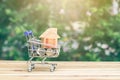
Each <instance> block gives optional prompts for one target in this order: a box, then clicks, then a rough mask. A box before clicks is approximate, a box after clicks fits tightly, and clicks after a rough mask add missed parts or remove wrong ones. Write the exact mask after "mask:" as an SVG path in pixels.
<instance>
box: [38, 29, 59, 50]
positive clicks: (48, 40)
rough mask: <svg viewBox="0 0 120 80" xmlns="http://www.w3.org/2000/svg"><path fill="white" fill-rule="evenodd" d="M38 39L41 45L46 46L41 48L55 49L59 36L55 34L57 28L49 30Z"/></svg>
mask: <svg viewBox="0 0 120 80" xmlns="http://www.w3.org/2000/svg"><path fill="white" fill-rule="evenodd" d="M39 38H41V41H42V43H43V44H46V45H43V46H42V47H43V48H57V44H58V43H57V42H58V38H60V36H59V35H58V34H57V28H49V29H47V30H46V31H45V32H44V33H43V34H42V35H40V37H39Z"/></svg>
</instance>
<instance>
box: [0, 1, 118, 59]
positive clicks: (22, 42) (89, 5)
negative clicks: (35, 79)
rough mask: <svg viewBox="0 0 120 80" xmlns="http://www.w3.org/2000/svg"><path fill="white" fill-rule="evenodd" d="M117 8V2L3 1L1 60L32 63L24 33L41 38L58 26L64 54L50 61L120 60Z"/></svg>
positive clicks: (1, 13)
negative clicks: (29, 59) (47, 30)
mask: <svg viewBox="0 0 120 80" xmlns="http://www.w3.org/2000/svg"><path fill="white" fill-rule="evenodd" d="M117 3H118V7H120V6H119V4H120V1H119V0H118V2H117ZM114 5H116V4H113V0H0V60H28V52H27V47H26V38H25V36H24V34H23V33H24V31H26V30H32V31H33V33H34V35H35V36H36V38H39V35H41V34H42V33H43V32H44V31H45V30H46V29H47V28H48V27H55V28H57V29H58V34H59V35H60V36H61V38H60V40H59V43H60V45H61V52H60V56H59V57H58V58H53V59H52V58H51V59H47V60H55V61H56V60H57V61H120V13H117V14H114V12H113V10H114ZM37 60H39V59H37Z"/></svg>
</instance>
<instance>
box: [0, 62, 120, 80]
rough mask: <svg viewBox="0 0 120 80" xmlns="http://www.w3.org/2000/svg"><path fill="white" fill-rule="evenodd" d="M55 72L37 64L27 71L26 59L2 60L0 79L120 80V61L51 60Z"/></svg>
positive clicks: (0, 63)
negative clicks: (54, 66)
mask: <svg viewBox="0 0 120 80" xmlns="http://www.w3.org/2000/svg"><path fill="white" fill-rule="evenodd" d="M51 63H57V64H58V65H57V68H56V70H55V71H54V72H50V71H49V67H48V66H45V65H40V64H36V66H35V69H34V70H33V71H32V72H27V62H26V61H0V80H61V79H62V80H120V62H51Z"/></svg>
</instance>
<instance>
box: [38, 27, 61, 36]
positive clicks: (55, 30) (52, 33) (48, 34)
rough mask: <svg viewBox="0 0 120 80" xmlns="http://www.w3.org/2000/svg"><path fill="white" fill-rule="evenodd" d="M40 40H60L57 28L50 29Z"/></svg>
mask: <svg viewBox="0 0 120 80" xmlns="http://www.w3.org/2000/svg"><path fill="white" fill-rule="evenodd" d="M39 38H60V36H59V35H58V34H57V28H49V29H47V30H46V31H45V32H44V33H43V34H42V35H40V37H39Z"/></svg>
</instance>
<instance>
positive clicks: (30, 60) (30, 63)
mask: <svg viewBox="0 0 120 80" xmlns="http://www.w3.org/2000/svg"><path fill="white" fill-rule="evenodd" d="M32 59H33V57H31V58H30V59H29V61H28V62H27V63H28V72H31V71H32V69H34V68H35V66H34V64H33V63H32Z"/></svg>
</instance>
